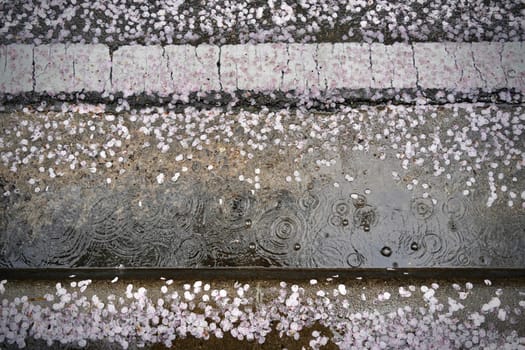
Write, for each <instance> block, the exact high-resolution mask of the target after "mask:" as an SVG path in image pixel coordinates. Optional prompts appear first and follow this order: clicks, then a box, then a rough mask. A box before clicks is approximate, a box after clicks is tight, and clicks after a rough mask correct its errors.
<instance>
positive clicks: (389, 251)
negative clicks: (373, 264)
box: [381, 247, 392, 258]
mask: <svg viewBox="0 0 525 350" xmlns="http://www.w3.org/2000/svg"><path fill="white" fill-rule="evenodd" d="M381 255H383V256H386V257H387V258H388V257H389V256H390V255H392V249H390V247H383V248H381Z"/></svg>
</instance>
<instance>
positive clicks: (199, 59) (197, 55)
mask: <svg viewBox="0 0 525 350" xmlns="http://www.w3.org/2000/svg"><path fill="white" fill-rule="evenodd" d="M193 51H194V52H195V58H196V59H197V61H199V63H200V64H202V60H201V58H200V57H199V54H198V53H197V46H194V47H193Z"/></svg>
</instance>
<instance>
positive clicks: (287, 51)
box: [279, 44, 290, 91]
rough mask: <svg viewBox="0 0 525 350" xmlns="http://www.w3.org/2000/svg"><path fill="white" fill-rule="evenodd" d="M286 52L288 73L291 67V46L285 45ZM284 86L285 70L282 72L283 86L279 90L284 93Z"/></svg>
mask: <svg viewBox="0 0 525 350" xmlns="http://www.w3.org/2000/svg"><path fill="white" fill-rule="evenodd" d="M284 45H285V46H284V47H285V50H286V72H287V73H288V69H289V65H290V45H289V44H284ZM283 85H284V69H283V70H281V84H280V86H279V90H280V91H283Z"/></svg>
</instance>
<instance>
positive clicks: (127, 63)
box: [0, 42, 525, 96]
mask: <svg viewBox="0 0 525 350" xmlns="http://www.w3.org/2000/svg"><path fill="white" fill-rule="evenodd" d="M416 87H417V88H421V89H457V90H458V91H468V90H470V89H479V88H483V89H488V90H491V89H500V88H515V89H517V90H519V91H524V90H525V45H524V44H523V43H522V42H508V43H489V42H484V43H415V44H402V43H396V44H393V45H383V44H378V43H373V44H365V43H334V44H332V43H318V44H283V43H269V44H257V45H251V44H247V45H225V46H222V47H219V46H213V45H199V46H191V45H167V46H140V45H132V46H121V47H119V48H118V49H117V50H115V51H114V52H113V53H111V52H110V50H109V48H108V47H107V46H105V45H101V44H96V45H81V44H71V45H69V44H50V45H40V46H31V45H15V44H13V45H7V46H0V92H1V93H9V94H17V93H23V92H31V91H35V92H39V93H41V92H46V93H49V94H57V93H60V92H67V93H71V92H80V91H84V92H87V91H92V92H99V93H102V92H108V93H117V92H121V93H123V94H124V96H130V95H134V94H142V93H146V94H158V95H161V96H168V95H171V94H176V95H179V96H185V95H188V94H190V93H195V92H212V91H221V90H222V91H226V92H233V91H236V90H252V91H256V92H269V91H285V92H287V91H295V92H298V93H308V92H313V93H316V92H322V91H326V90H334V89H361V88H374V89H388V88H416Z"/></svg>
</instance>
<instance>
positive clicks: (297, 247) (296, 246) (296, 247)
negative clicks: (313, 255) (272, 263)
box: [293, 243, 301, 250]
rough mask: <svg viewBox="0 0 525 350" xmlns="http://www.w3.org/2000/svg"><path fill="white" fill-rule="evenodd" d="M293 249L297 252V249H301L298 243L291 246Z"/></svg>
mask: <svg viewBox="0 0 525 350" xmlns="http://www.w3.org/2000/svg"><path fill="white" fill-rule="evenodd" d="M293 249H294V250H299V249H301V245H300V244H299V243H295V245H294V246H293Z"/></svg>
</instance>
